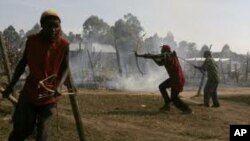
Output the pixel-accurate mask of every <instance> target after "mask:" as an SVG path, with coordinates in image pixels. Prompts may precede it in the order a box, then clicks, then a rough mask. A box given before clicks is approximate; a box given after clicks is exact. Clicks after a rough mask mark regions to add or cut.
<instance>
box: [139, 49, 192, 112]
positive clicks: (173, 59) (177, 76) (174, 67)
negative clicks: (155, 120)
mask: <svg viewBox="0 0 250 141" xmlns="http://www.w3.org/2000/svg"><path fill="white" fill-rule="evenodd" d="M135 55H136V56H137V57H143V58H149V59H153V60H154V61H155V62H156V63H157V64H158V65H159V66H164V67H165V68H166V70H167V72H168V74H169V78H168V79H166V80H165V81H164V82H162V83H161V84H160V85H159V89H160V92H161V95H162V97H163V99H164V102H165V104H164V106H163V107H161V108H160V111H169V110H170V103H171V101H172V102H173V103H174V105H175V106H176V107H177V108H178V109H180V110H181V111H182V112H183V113H184V114H191V113H192V110H191V109H190V108H189V106H188V105H187V104H185V103H184V102H183V101H182V100H181V99H180V98H179V93H180V92H182V90H183V86H184V83H185V78H184V75H183V71H182V69H181V66H180V63H179V60H178V58H177V55H176V52H175V51H173V52H172V51H171V48H170V46H168V45H163V46H162V48H161V54H142V55H138V54H137V53H135ZM167 88H171V99H170V98H169V96H168V92H167V90H166V89H167Z"/></svg>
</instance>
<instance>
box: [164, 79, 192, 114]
mask: <svg viewBox="0 0 250 141" xmlns="http://www.w3.org/2000/svg"><path fill="white" fill-rule="evenodd" d="M167 88H171V84H170V79H167V80H165V81H163V82H162V83H161V84H160V85H159V89H160V92H161V95H162V97H163V99H164V102H165V104H166V105H169V104H170V103H171V101H172V102H173V103H174V105H175V107H177V108H178V109H180V110H181V111H187V110H190V108H189V107H188V105H187V104H185V103H184V102H183V101H182V100H181V99H180V98H179V93H180V92H179V91H177V90H175V89H173V88H171V99H170V98H169V96H168V92H167V90H166V89H167Z"/></svg>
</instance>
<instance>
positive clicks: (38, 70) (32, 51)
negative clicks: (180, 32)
mask: <svg viewBox="0 0 250 141" xmlns="http://www.w3.org/2000/svg"><path fill="white" fill-rule="evenodd" d="M40 24H41V27H42V30H41V31H40V32H39V33H37V34H34V35H31V36H29V37H28V39H27V41H26V47H25V51H24V53H23V56H22V58H21V60H20V61H19V63H18V65H17V67H16V69H15V71H14V74H13V77H12V80H11V82H10V83H9V85H8V86H7V87H6V89H5V90H4V91H3V93H2V94H3V97H4V98H8V97H9V95H10V93H11V92H12V91H13V87H14V86H15V84H16V83H17V81H18V79H19V78H20V76H21V75H22V74H23V73H24V71H25V68H26V66H28V68H29V72H30V73H29V75H28V77H27V79H26V81H25V85H24V87H23V89H22V91H21V92H20V96H19V100H18V103H17V105H16V108H15V112H14V115H13V130H12V132H11V133H10V136H9V139H8V140H9V141H24V140H25V139H26V138H27V137H28V136H30V135H31V134H32V132H33V130H34V129H35V128H36V130H37V136H36V141H46V140H47V138H48V121H49V119H50V118H51V116H52V115H53V109H54V108H55V106H56V103H57V101H58V100H59V97H60V92H59V87H60V86H61V85H62V84H66V85H67V87H68V88H69V89H72V90H75V87H74V85H72V82H71V79H70V75H68V72H69V42H68V41H67V40H66V39H64V38H63V36H62V34H61V19H60V17H59V16H58V14H57V13H56V12H55V11H52V10H46V11H45V12H43V13H42V15H41V18H40ZM135 55H136V56H137V57H144V58H151V59H153V60H154V61H155V62H156V63H157V64H158V65H160V66H164V67H165V68H166V70H167V72H168V74H169V78H168V79H167V80H165V81H164V82H162V83H161V84H160V85H159V89H160V92H161V94H162V97H163V99H164V102H165V104H164V105H163V107H161V108H160V111H169V110H170V103H171V102H173V104H174V105H175V106H176V107H177V108H179V109H180V110H181V111H182V112H183V113H184V114H190V113H192V110H191V109H190V107H189V106H188V105H187V104H185V103H184V102H183V101H182V100H181V99H180V98H179V93H180V92H182V91H183V86H184V83H185V78H184V75H183V71H182V68H181V66H180V63H179V60H178V56H177V55H176V52H175V51H171V47H170V46H168V45H163V46H162V48H161V54H157V55H154V54H142V55H138V54H137V53H136V54H135ZM204 57H205V58H206V60H205V62H204V64H203V65H202V66H200V67H198V66H195V68H198V69H200V70H202V71H207V73H208V81H207V84H206V86H205V89H204V105H205V106H206V107H209V99H210V97H212V100H213V107H219V102H218V99H217V92H216V91H217V86H218V82H219V81H218V80H219V78H218V74H217V66H216V63H215V62H214V60H213V59H212V56H211V53H210V52H209V51H206V52H205V53H204ZM51 76H53V77H51ZM64 76H68V77H67V79H63V78H64ZM47 78H50V79H47ZM41 80H46V81H43V83H42V84H43V85H42V84H41V83H40V82H41ZM167 88H171V97H169V95H168V92H167V90H166V89H167ZM48 89H50V90H54V91H55V93H57V94H56V96H55V95H53V96H47V97H44V98H39V96H40V95H41V94H45V95H46V94H47V95H48V94H49V93H50V91H48Z"/></svg>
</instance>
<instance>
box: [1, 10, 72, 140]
mask: <svg viewBox="0 0 250 141" xmlns="http://www.w3.org/2000/svg"><path fill="white" fill-rule="evenodd" d="M40 23H41V27H42V30H41V31H40V32H39V33H37V34H34V35H31V36H29V37H28V39H27V41H26V47H25V51H24V54H23V57H22V58H21V60H20V61H19V63H18V65H17V67H16V69H15V72H14V75H13V78H12V80H11V82H10V83H9V85H8V86H7V88H6V89H5V91H3V97H5V98H8V97H9V95H10V93H11V92H12V89H13V87H14V86H15V84H16V82H17V81H18V79H19V78H20V76H21V75H22V74H23V73H24V71H25V68H26V66H28V68H29V72H30V73H29V75H28V76H27V79H26V82H25V85H24V88H23V89H22V91H21V92H20V96H19V100H18V103H17V105H16V109H15V112H14V116H13V126H14V127H13V130H12V132H11V133H10V136H9V139H8V140H9V141H23V140H25V139H26V138H27V137H28V136H30V135H31V134H32V132H33V130H34V128H35V127H36V129H37V136H36V141H47V138H48V129H49V128H48V121H49V120H50V119H51V116H52V115H53V111H54V108H55V106H56V103H57V102H58V100H59V95H60V94H59V92H58V90H59V88H58V87H59V86H60V85H61V84H63V83H64V81H65V80H66V81H65V82H67V83H65V84H66V85H67V87H68V88H69V89H72V90H75V88H74V86H72V82H71V78H70V75H69V62H68V61H69V42H68V41H67V40H66V39H64V38H63V37H62V34H61V19H60V17H59V16H58V14H57V13H56V12H55V11H53V10H47V11H44V12H43V13H42V15H41V18H40ZM65 76H66V77H65ZM63 78H65V79H63ZM48 90H53V91H48ZM52 92H54V94H51V93H52ZM41 95H47V96H45V97H43V96H42V97H41ZM40 97H41V98H40Z"/></svg>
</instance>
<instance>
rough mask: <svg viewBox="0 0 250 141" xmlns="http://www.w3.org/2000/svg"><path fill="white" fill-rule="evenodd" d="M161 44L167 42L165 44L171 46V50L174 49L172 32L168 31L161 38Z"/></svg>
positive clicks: (175, 46) (174, 43)
mask: <svg viewBox="0 0 250 141" xmlns="http://www.w3.org/2000/svg"><path fill="white" fill-rule="evenodd" d="M163 44H167V45H169V46H171V48H172V50H176V48H177V43H176V41H175V40H174V35H173V33H172V32H168V33H167V35H166V37H164V38H163Z"/></svg>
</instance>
